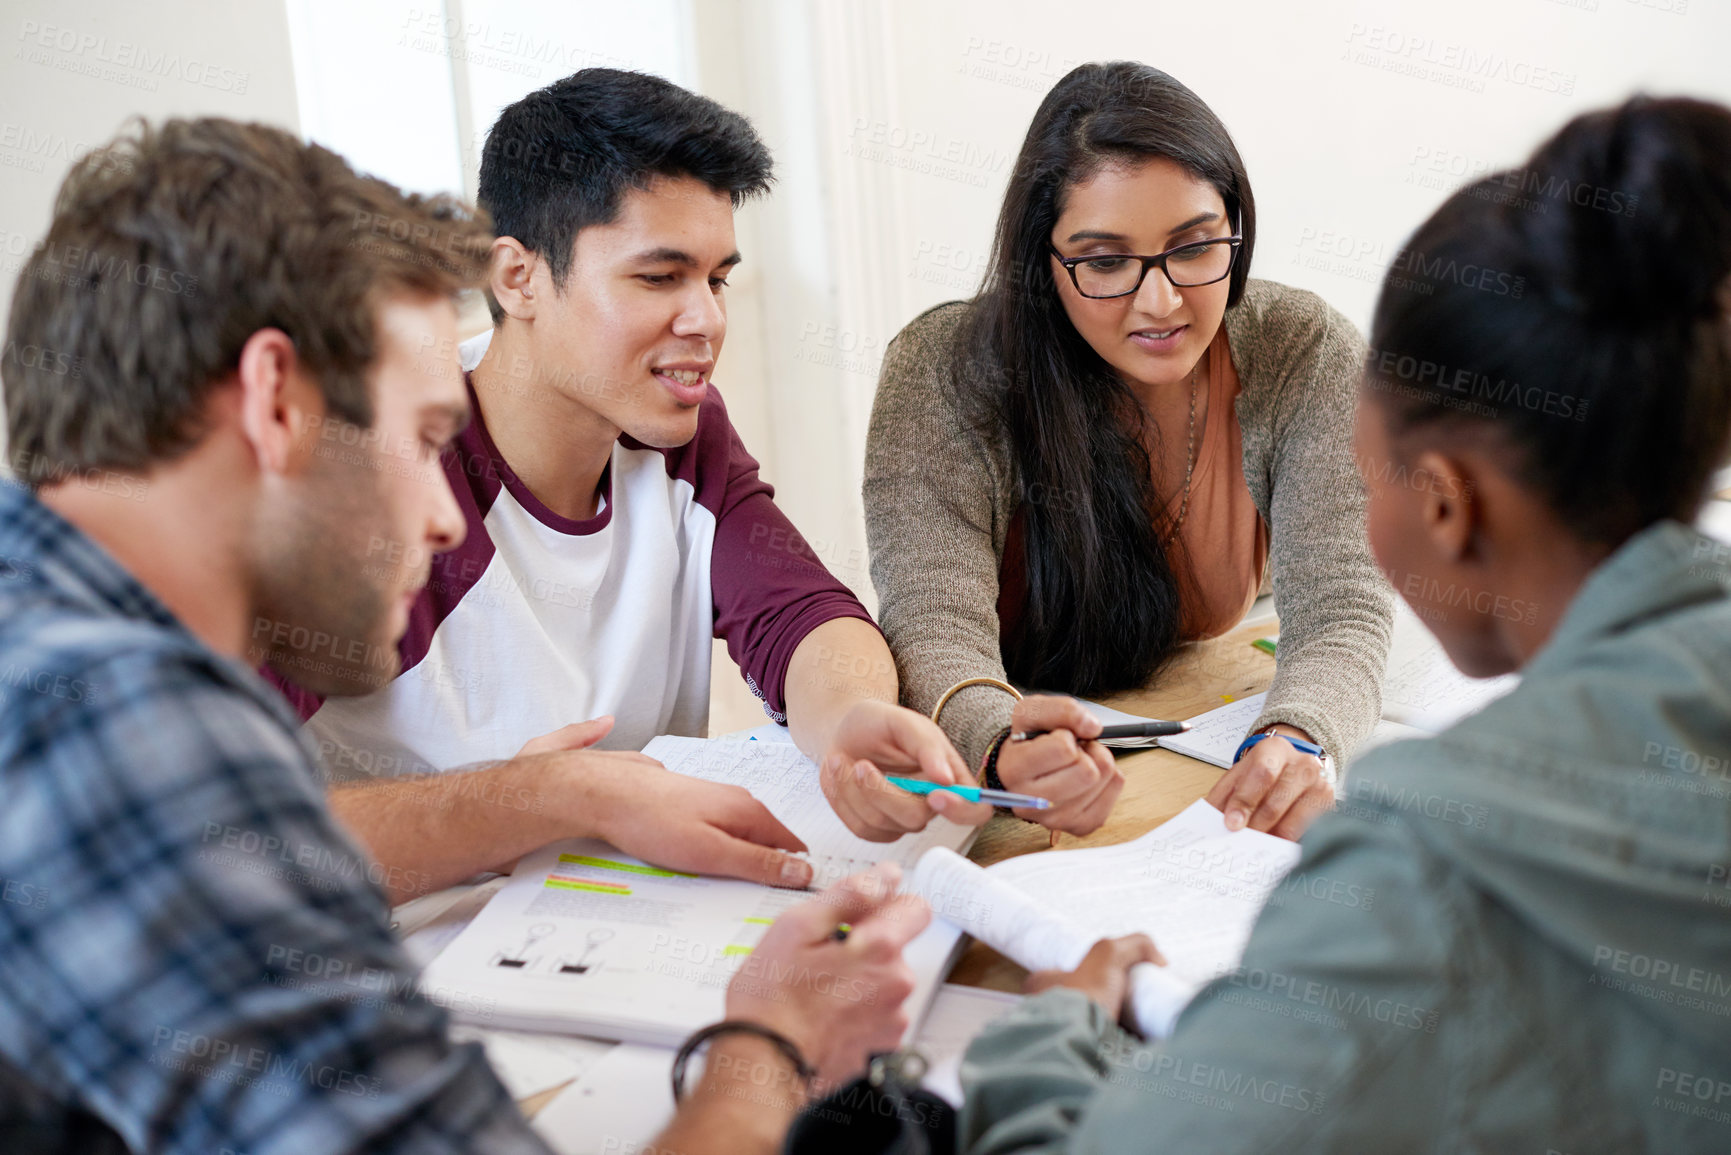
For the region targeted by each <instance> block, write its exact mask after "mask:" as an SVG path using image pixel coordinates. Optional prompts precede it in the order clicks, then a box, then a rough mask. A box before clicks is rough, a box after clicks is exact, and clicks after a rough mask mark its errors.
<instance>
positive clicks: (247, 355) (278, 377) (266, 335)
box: [236, 329, 324, 473]
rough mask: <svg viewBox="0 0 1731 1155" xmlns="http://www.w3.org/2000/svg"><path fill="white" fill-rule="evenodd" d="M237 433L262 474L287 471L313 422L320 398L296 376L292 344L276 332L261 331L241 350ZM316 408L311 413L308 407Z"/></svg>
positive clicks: (298, 373)
mask: <svg viewBox="0 0 1731 1155" xmlns="http://www.w3.org/2000/svg"><path fill="white" fill-rule="evenodd" d="M236 376H237V377H238V378H239V383H240V425H241V433H242V435H243V436H244V437H245V438H246V441H247V444H248V445H249V446H251V448H252V451H253V456H254V457H255V458H256V459H257V461H258V467H259V469H260V471H261V472H264V473H286V472H289V471H290V470H291V468H292V463H293V462H294V460H295V458H296V457H297V450H299V451H301V452H304V446H303V445H302V442H303V441H304V440H305V439H306V437H307V436H308V435H309V431H310V429H311V428H312V426H313V423H314V421H315V420H317V419H320V418H322V416H323V413H324V410H323V398H322V397H321V396H320V395H319V394H318V391H317V390H316V389H314V388H312V387H311V385H310V384H309V383H308V382H307V381H306V379H305V375H304V374H303V373H302V372H301V368H300V357H299V355H298V354H297V353H296V352H295V346H294V342H293V341H292V340H290V339H289V335H288V334H287V333H284V332H283V331H282V330H281V329H260V330H259V331H258V332H256V333H254V334H253V335H252V336H250V337H248V338H247V340H246V344H245V345H243V346H241V350H240V368H239V369H238V370H237V372H236ZM311 406H316V407H317V408H316V410H314V409H313V408H310V407H311Z"/></svg>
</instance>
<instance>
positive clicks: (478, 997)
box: [422, 737, 975, 1046]
mask: <svg viewBox="0 0 1731 1155" xmlns="http://www.w3.org/2000/svg"><path fill="white" fill-rule="evenodd" d="M644 753H646V754H648V755H649V756H650V757H652V758H656V759H659V760H660V761H661V762H662V763H663V764H665V765H666V766H667V768H668V769H669V770H672V771H675V772H676V773H681V774H689V775H691V776H693V777H697V778H704V779H708V780H710V781H714V782H728V783H733V784H736V785H740V786H744V787H745V788H746V789H748V790H750V791H751V793H752V794H753V795H754V796H755V797H756V798H757V799H758V800H759V801H761V802H762V803H763V804H764V805H765V806H766V807H768V808H769V810H770V812H771V813H773V814H774V815H775V816H776V817H777V818H778V819H780V820H781V822H782V823H783V824H784V825H786V826H787V827H788V828H789V829H791V830H792V831H793V832H794V833H795V834H796V835H798V836H799V838H800V840H801V841H803V842H804V843H805V844H806V845H807V846H808V847H809V848H810V857H811V860H812V862H813V865H814V867H815V874H816V878H815V882H814V885H817V886H823V885H827V884H828V883H829V882H830V881H833V880H835V879H839V878H841V877H843V876H845V875H846V874H849V873H852V872H853V871H855V870H859V869H863V868H864V867H866V866H868V865H870V864H871V863H874V862H879V861H883V860H886V859H887V860H893V861H897V862H900V863H901V864H903V865H904V866H907V867H912V866H913V864H914V863H915V862H916V861H918V859H919V857H920V856H921V855H922V854H924V853H925V852H926V851H928V850H931V849H934V848H939V849H943V850H945V851H946V852H952V853H953V852H959V851H964V850H965V849H966V848H967V846H968V844H969V843H970V842H971V841H972V838H973V835H974V833H975V830H974V828H972V827H965V826H958V825H956V824H955V823H953V822H950V821H949V820H948V819H945V818H941V817H940V818H934V819H933V820H932V822H931V824H930V825H929V826H927V827H926V829H925V830H923V831H921V832H920V833H918V834H909V835H905V836H903V837H902V838H900V839H898V840H897V841H895V842H890V843H875V842H866V841H865V840H863V839H860V838H857V837H855V836H854V835H853V834H852V833H851V832H850V831H849V830H848V829H847V827H846V826H844V825H843V824H842V822H841V820H840V819H839V818H837V817H836V816H835V813H834V812H833V811H832V810H831V809H830V806H829V803H828V802H827V801H826V800H825V799H824V797H823V795H822V793H821V792H820V791H819V789H818V786H817V767H816V766H815V765H813V764H812V762H811V761H810V760H809V759H807V758H806V757H805V756H804V755H803V754H801V753H800V752H799V749H798V748H797V747H795V746H793V745H791V744H784V743H774V742H734V741H721V740H715V741H705V740H703V739H699V738H667V737H663V738H657V739H655V740H654V741H653V742H651V743H650V744H649V745H648V746H646V747H645V748H644ZM806 897H807V895H806V894H805V893H803V892H800V891H789V890H777V889H775V888H772V887H767V886H759V885H757V884H755V883H750V882H738V881H732V880H727V879H718V878H701V877H698V876H696V875H691V874H681V873H678V872H675V871H670V870H662V869H660V868H657V867H653V866H650V865H648V864H646V863H644V862H641V861H639V860H638V859H635V858H631V857H629V856H627V855H624V854H621V853H619V852H618V851H616V850H614V849H613V848H612V847H610V846H608V845H607V844H605V843H602V842H596V841H592V840H582V839H572V840H567V841H565V842H558V843H554V844H553V845H551V846H547V847H544V848H542V849H541V850H538V851H536V852H534V853H533V854H529V855H526V856H524V858H523V859H522V861H521V862H519V863H518V864H517V868H516V870H515V871H513V872H512V875H511V878H510V880H509V881H508V882H506V883H505V884H504V885H503V886H502V887H501V888H500V889H499V891H498V893H497V894H495V895H494V896H493V897H492V899H491V900H490V901H489V902H488V903H487V904H486V906H485V907H483V908H482V909H481V911H480V912H479V913H478V914H477V915H475V917H474V919H473V920H472V921H471V922H470V923H469V925H468V926H467V927H465V928H464V929H463V930H462V931H461V932H460V933H459V934H457V935H456V936H455V937H454V938H453V939H452V940H451V941H450V942H449V944H448V945H446V946H445V948H444V949H443V950H441V951H440V952H439V953H438V955H436V956H435V957H434V958H433V960H432V962H431V963H430V964H428V966H427V969H426V973H425V975H424V977H423V980H422V987H423V989H424V990H425V991H426V992H427V993H428V995H429V997H431V998H433V999H435V1000H436V1001H439V1002H441V1003H444V1004H445V1005H447V1006H449V1007H450V1008H451V1010H452V1013H453V1015H454V1016H455V1017H456V1018H457V1019H459V1020H460V1021H467V1022H472V1023H477V1024H480V1025H483V1026H489V1027H496V1028H505V1029H516V1030H529V1031H551V1032H559V1033H566V1034H576V1035H588V1036H591V1037H594V1038H601V1039H618V1040H624V1041H628V1042H637V1043H651V1044H657V1045H662V1046H677V1045H678V1044H679V1043H680V1042H681V1041H683V1039H684V1038H685V1036H687V1035H689V1034H690V1033H691V1032H692V1031H694V1030H696V1029H697V1028H698V1027H701V1026H704V1025H705V1024H707V1023H712V1022H715V1021H716V1020H718V1019H721V1018H723V1017H724V1015H723V1005H724V997H725V992H726V988H727V984H728V982H729V981H730V980H731V979H732V978H733V975H734V973H735V972H736V971H738V970H740V969H741V968H745V969H747V970H749V969H750V968H751V967H752V966H753V965H754V964H753V963H752V961H751V954H752V950H753V948H754V947H755V946H756V945H757V942H758V940H759V939H760V938H762V936H763V933H764V932H765V931H766V930H767V929H768V928H769V924H770V923H771V922H773V921H774V920H775V916H776V915H778V914H780V913H781V912H782V911H783V910H785V909H787V908H788V907H789V906H791V905H793V904H794V903H796V902H799V901H801V900H803V899H804V898H806ZM959 945H960V932H959V931H957V930H956V929H955V928H954V927H951V926H949V925H948V924H945V923H943V922H940V921H937V920H934V921H933V923H932V925H931V926H930V927H928V928H927V929H926V931H925V932H924V933H922V934H921V935H920V937H919V938H917V939H915V940H914V941H913V942H912V943H910V944H909V946H908V948H907V952H906V956H905V957H906V958H907V961H908V963H909V965H910V966H912V967H913V969H914V973H915V975H916V978H917V981H918V985H917V986H916V988H915V991H914V994H913V995H912V996H911V998H910V999H909V1004H908V1011H909V1014H910V1015H911V1016H912V1021H914V1022H916V1023H917V1022H918V1021H919V1019H920V1016H921V1015H922V1014H923V1012H924V1010H925V1007H926V1005H927V1003H928V1002H929V1001H930V999H931V997H932V994H933V993H934V992H935V990H936V989H937V986H938V984H939V983H940V982H941V980H942V978H943V976H944V974H945V973H947V971H948V969H949V965H950V963H951V961H952V960H953V958H954V954H955V951H956V949H957V947H958V946H959ZM764 977H765V980H766V981H774V976H770V975H765V976H764Z"/></svg>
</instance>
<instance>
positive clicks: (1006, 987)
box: [518, 617, 1280, 1118]
mask: <svg viewBox="0 0 1731 1155" xmlns="http://www.w3.org/2000/svg"><path fill="white" fill-rule="evenodd" d="M1279 628H1280V627H1279V624H1278V623H1277V622H1276V621H1275V620H1274V619H1273V618H1271V617H1261V618H1258V619H1256V620H1255V621H1253V622H1247V623H1245V624H1243V625H1240V626H1239V627H1238V628H1237V629H1235V630H1233V631H1232V632H1231V633H1229V634H1225V635H1223V636H1221V637H1218V638H1215V639H1213V640H1212V641H1207V642H1200V643H1197V644H1195V645H1190V646H1186V647H1184V649H1183V650H1182V651H1181V652H1180V653H1179V654H1178V656H1177V657H1175V658H1174V659H1173V660H1172V662H1171V664H1170V665H1168V666H1167V667H1166V669H1165V670H1164V671H1163V672H1162V673H1161V675H1160V679H1159V681H1158V682H1156V683H1155V684H1154V685H1153V686H1152V687H1149V688H1148V689H1145V690H1137V691H1135V692H1134V693H1129V694H1119V695H1117V696H1116V697H1113V698H1108V699H1106V705H1108V706H1111V707H1113V708H1114V709H1118V710H1123V711H1124V712H1125V713H1127V714H1139V715H1142V716H1144V717H1149V718H1190V717H1194V716H1195V715H1197V714H1201V713H1203V712H1205V711H1208V710H1212V709H1214V708H1215V707H1216V706H1223V705H1225V704H1226V702H1227V701H1229V700H1233V699H1237V698H1242V697H1245V696H1246V695H1248V694H1260V693H1261V692H1262V691H1264V690H1266V689H1268V683H1269V682H1270V681H1272V680H1273V678H1274V658H1273V657H1271V656H1270V655H1268V654H1265V653H1263V652H1262V651H1261V650H1259V649H1256V648H1255V647H1254V646H1252V645H1251V644H1250V643H1251V642H1253V641H1255V640H1256V639H1257V638H1265V637H1269V636H1270V635H1272V634H1274V633H1276V632H1277V631H1278V630H1279ZM1118 766H1119V768H1120V769H1122V770H1123V771H1124V793H1123V794H1121V795H1119V796H1118V802H1117V804H1116V805H1115V806H1113V808H1112V816H1111V817H1110V818H1109V819H1107V820H1106V824H1105V825H1104V826H1102V827H1100V829H1098V830H1096V831H1094V833H1092V834H1090V835H1088V836H1087V837H1086V838H1077V837H1075V836H1074V835H1069V834H1066V835H1063V836H1062V837H1061V838H1060V840H1059V849H1064V848H1071V849H1074V848H1077V847H1083V846H1110V845H1111V844H1113V843H1115V842H1127V841H1129V840H1130V839H1132V838H1139V837H1141V836H1142V835H1144V834H1146V833H1148V831H1149V830H1151V829H1153V828H1154V827H1156V826H1158V825H1160V824H1161V823H1162V822H1165V821H1166V820H1167V819H1168V818H1171V817H1173V816H1174V815H1176V814H1177V813H1178V812H1179V811H1181V810H1183V809H1184V808H1185V807H1186V806H1189V805H1190V804H1191V803H1192V802H1194V801H1196V800H1197V799H1198V798H1201V797H1202V796H1203V795H1205V794H1207V793H1208V791H1209V789H1210V788H1211V787H1212V786H1213V785H1214V783H1215V782H1216V781H1218V780H1219V778H1220V775H1221V774H1223V773H1225V771H1223V770H1219V769H1216V768H1215V767H1213V766H1210V765H1208V763H1206V762H1198V761H1197V760H1196V759H1194V758H1186V757H1184V756H1183V755H1182V754H1174V753H1172V752H1171V751H1169V750H1135V751H1131V752H1129V753H1125V754H1120V755H1119V756H1118ZM1050 841H1051V840H1050V832H1049V831H1047V829H1046V828H1045V827H1044V826H1035V825H1034V824H1033V823H1030V822H1023V821H1022V820H1021V819H1020V818H1017V817H1015V816H1013V815H1009V814H999V815H995V816H993V818H992V820H991V821H990V822H988V823H987V824H986V827H985V829H984V830H982V831H981V832H980V836H979V838H977V839H976V840H975V841H974V845H973V848H972V849H971V850H969V851H968V857H969V858H971V859H973V860H974V861H975V862H978V863H980V864H981V865H982V866H990V865H991V864H992V863H994V862H1002V861H1003V860H1004V859H1006V858H1014V857H1015V856H1016V855H1018V854H1031V853H1033V852H1035V851H1040V850H1046V849H1048V848H1049V846H1050ZM1027 973H1028V972H1027V971H1025V970H1023V969H1022V968H1021V967H1020V966H1018V965H1016V964H1015V963H1013V962H1011V961H1010V960H1009V959H1007V958H1005V957H1004V956H1003V955H1000V954H999V953H998V952H997V951H995V950H993V949H992V948H991V947H989V946H987V945H985V944H984V943H980V942H974V943H970V944H969V945H968V947H967V949H966V950H965V951H963V952H962V957H961V958H960V960H958V961H957V963H956V967H955V969H954V970H953V971H952V972H951V974H950V976H949V980H948V981H950V982H953V983H961V984H962V985H964V986H974V987H990V988H993V989H995V990H1001V991H1016V992H1019V991H1020V990H1021V989H1022V980H1023V979H1024V978H1026V977H1027ZM564 1089H565V1085H561V1086H558V1087H554V1088H552V1089H551V1090H547V1091H543V1092H541V1093H540V1094H538V1095H534V1096H531V1097H530V1098H527V1099H522V1100H519V1101H518V1106H519V1107H521V1108H522V1109H523V1113H524V1114H525V1115H527V1116H529V1117H530V1118H534V1117H535V1115H536V1114H537V1113H538V1112H539V1111H540V1110H541V1109H542V1108H543V1107H545V1106H546V1105H547V1104H548V1103H549V1102H551V1101H552V1100H553V1098H554V1096H556V1095H558V1094H559V1092H561V1091H563V1090H564Z"/></svg>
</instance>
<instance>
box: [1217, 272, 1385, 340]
mask: <svg viewBox="0 0 1731 1155" xmlns="http://www.w3.org/2000/svg"><path fill="white" fill-rule="evenodd" d="M1226 329H1227V333H1228V335H1229V336H1230V337H1231V338H1232V351H1233V354H1234V356H1235V358H1236V355H1237V353H1238V351H1239V347H1240V346H1241V345H1242V346H1243V347H1244V348H1245V349H1246V351H1247V352H1250V353H1253V354H1255V355H1256V356H1257V357H1258V358H1260V359H1265V360H1269V361H1285V360H1289V359H1290V358H1291V356H1292V355H1294V354H1295V353H1297V352H1300V351H1302V350H1304V349H1307V348H1309V347H1311V346H1313V345H1315V344H1316V343H1317V342H1318V341H1319V340H1320V341H1324V342H1341V343H1344V344H1350V345H1354V346H1357V347H1359V348H1361V349H1362V347H1363V344H1364V338H1363V337H1362V336H1361V335H1360V334H1359V331H1358V326H1356V325H1354V324H1353V323H1352V322H1351V321H1349V320H1347V318H1346V317H1345V315H1344V314H1342V313H1341V312H1340V310H1338V309H1336V308H1335V307H1334V306H1333V305H1330V304H1329V303H1328V302H1327V301H1326V300H1324V299H1323V298H1322V297H1321V296H1319V295H1317V294H1316V293H1313V292H1311V291H1310V290H1309V289H1300V288H1298V287H1297V286H1295V285H1283V284H1281V283H1280V282H1279V281H1264V280H1259V279H1257V278H1255V277H1252V278H1251V279H1250V280H1248V281H1246V282H1245V285H1244V296H1243V297H1241V298H1240V299H1239V301H1238V304H1237V305H1235V306H1233V307H1232V308H1231V309H1230V310H1228V311H1227V314H1226Z"/></svg>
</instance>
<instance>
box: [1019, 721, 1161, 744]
mask: <svg viewBox="0 0 1731 1155" xmlns="http://www.w3.org/2000/svg"><path fill="white" fill-rule="evenodd" d="M1188 729H1190V723H1188V722H1126V723H1124V724H1123V725H1122V726H1107V727H1105V728H1104V729H1102V730H1101V731H1100V732H1099V733H1098V734H1096V735H1094V736H1093V737H1092V738H1084V739H1083V741H1085V742H1100V741H1103V740H1105V739H1107V738H1170V737H1171V736H1172V735H1174V734H1182V733H1184V731H1186V730H1188ZM1051 732H1052V731H1050V730H1021V731H1018V732H1016V733H1014V734H1011V735H1010V741H1012V742H1026V741H1028V740H1029V739H1030V738H1038V737H1040V736H1041V735H1043V734H1050V733H1051Z"/></svg>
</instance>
